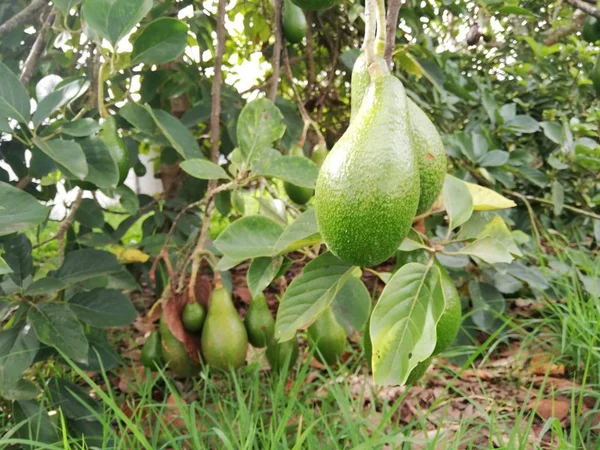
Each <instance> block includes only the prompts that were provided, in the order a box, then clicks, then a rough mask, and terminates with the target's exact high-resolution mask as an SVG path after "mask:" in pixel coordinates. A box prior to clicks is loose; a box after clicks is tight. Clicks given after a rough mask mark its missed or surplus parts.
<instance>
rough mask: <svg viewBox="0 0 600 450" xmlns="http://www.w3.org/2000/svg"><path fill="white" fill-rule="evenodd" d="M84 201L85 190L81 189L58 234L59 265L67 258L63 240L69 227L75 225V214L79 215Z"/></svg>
mask: <svg viewBox="0 0 600 450" xmlns="http://www.w3.org/2000/svg"><path fill="white" fill-rule="evenodd" d="M82 200H83V189H79V192H78V193H77V198H75V201H74V202H73V204H72V205H71V211H70V212H69V214H68V215H67V217H66V218H65V220H63V222H62V223H61V224H60V228H59V229H58V233H56V239H57V240H58V262H59V264H62V262H63V259H64V257H65V246H64V245H63V240H64V237H65V234H66V233H67V231H68V230H69V227H70V226H71V225H72V224H73V221H74V220H75V213H77V210H78V209H79V205H81V201H82Z"/></svg>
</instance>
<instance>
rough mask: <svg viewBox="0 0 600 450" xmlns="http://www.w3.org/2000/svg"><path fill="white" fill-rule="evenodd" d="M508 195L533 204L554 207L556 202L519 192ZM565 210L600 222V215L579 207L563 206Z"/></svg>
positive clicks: (510, 192) (509, 192)
mask: <svg viewBox="0 0 600 450" xmlns="http://www.w3.org/2000/svg"><path fill="white" fill-rule="evenodd" d="M506 193H507V194H509V195H513V196H515V197H518V198H521V199H523V198H526V199H527V200H531V201H533V202H537V203H542V204H544V205H550V206H554V202H553V201H551V200H546V199H545V198H539V197H534V196H533V195H522V194H519V193H518V192H513V191H506ZM563 208H564V209H567V210H569V211H572V212H574V213H577V214H579V215H582V216H586V217H590V218H592V219H596V220H600V214H596V213H593V212H590V211H586V210H585V209H580V208H577V207H575V206H571V205H563Z"/></svg>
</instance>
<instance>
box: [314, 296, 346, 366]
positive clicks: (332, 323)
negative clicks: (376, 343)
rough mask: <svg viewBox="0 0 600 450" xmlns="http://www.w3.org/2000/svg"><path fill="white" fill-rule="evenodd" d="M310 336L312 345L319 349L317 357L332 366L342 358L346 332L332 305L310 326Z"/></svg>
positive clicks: (316, 353)
mask: <svg viewBox="0 0 600 450" xmlns="http://www.w3.org/2000/svg"><path fill="white" fill-rule="evenodd" d="M308 336H309V338H310V343H311V345H314V346H315V347H316V349H317V351H316V352H315V357H316V358H317V359H318V360H319V361H321V362H323V363H327V364H329V365H330V366H332V365H334V364H336V363H337V362H338V361H339V360H340V357H341V356H342V354H343V353H344V350H345V349H346V332H345V331H344V327H342V326H341V325H340V324H339V322H338V321H337V319H336V318H335V315H334V314H333V310H332V309H331V307H329V308H327V309H326V310H325V311H324V312H323V313H322V314H321V315H320V316H319V317H318V318H317V320H316V321H315V323H313V324H312V325H311V326H310V327H308Z"/></svg>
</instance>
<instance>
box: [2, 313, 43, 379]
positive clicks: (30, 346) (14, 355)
mask: <svg viewBox="0 0 600 450" xmlns="http://www.w3.org/2000/svg"><path fill="white" fill-rule="evenodd" d="M39 347H40V343H39V341H38V339H37V337H36V336H35V332H34V331H33V328H31V326H30V325H29V324H26V323H24V322H23V323H20V324H17V325H15V326H13V327H12V328H9V329H7V330H4V331H0V391H5V390H7V389H9V388H11V387H12V386H14V385H15V384H17V382H18V381H19V379H20V378H21V374H22V373H23V372H25V370H27V369H29V366H31V364H32V363H33V360H34V359H35V355H36V354H37V352H38V350H39Z"/></svg>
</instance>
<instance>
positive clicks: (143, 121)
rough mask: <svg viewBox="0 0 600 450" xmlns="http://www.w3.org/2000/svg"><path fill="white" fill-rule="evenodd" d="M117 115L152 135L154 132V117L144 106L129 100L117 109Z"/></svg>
mask: <svg viewBox="0 0 600 450" xmlns="http://www.w3.org/2000/svg"><path fill="white" fill-rule="evenodd" d="M119 115H120V116H121V117H123V119H125V120H126V121H127V122H129V123H130V124H131V125H133V126H134V127H136V128H137V129H138V130H140V131H142V132H144V133H146V134H148V135H150V136H152V135H153V134H154V133H155V132H156V123H155V122H154V118H153V117H152V115H151V114H150V113H149V112H148V110H147V109H146V108H144V107H143V106H141V105H139V104H138V103H132V102H129V103H127V104H126V105H125V106H123V107H122V108H121V109H120V110H119Z"/></svg>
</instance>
